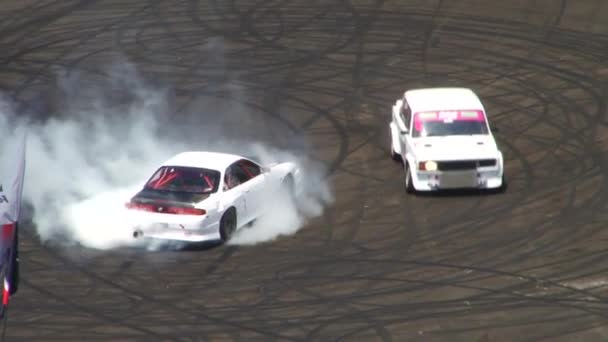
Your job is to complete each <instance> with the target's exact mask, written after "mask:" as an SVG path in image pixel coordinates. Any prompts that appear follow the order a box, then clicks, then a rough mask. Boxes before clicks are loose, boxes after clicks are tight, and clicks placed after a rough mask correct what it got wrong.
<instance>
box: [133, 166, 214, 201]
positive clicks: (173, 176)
mask: <svg viewBox="0 0 608 342" xmlns="http://www.w3.org/2000/svg"><path fill="white" fill-rule="evenodd" d="M219 180H220V173H219V172H218V171H216V170H209V169H203V168H195V167H184V166H162V167H160V168H159V169H158V170H156V172H155V173H154V175H152V177H151V178H150V180H148V182H147V183H146V185H145V189H152V190H161V191H175V192H190V193H199V194H205V193H212V192H215V191H217V188H218V185H219Z"/></svg>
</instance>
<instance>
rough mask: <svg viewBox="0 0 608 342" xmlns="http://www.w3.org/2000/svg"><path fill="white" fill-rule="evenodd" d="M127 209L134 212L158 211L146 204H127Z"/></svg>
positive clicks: (153, 206)
mask: <svg viewBox="0 0 608 342" xmlns="http://www.w3.org/2000/svg"><path fill="white" fill-rule="evenodd" d="M125 207H127V209H132V210H143V211H156V206H155V205H152V204H145V203H136V202H127V203H125Z"/></svg>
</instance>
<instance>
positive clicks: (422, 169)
mask: <svg viewBox="0 0 608 342" xmlns="http://www.w3.org/2000/svg"><path fill="white" fill-rule="evenodd" d="M418 170H421V171H425V170H426V166H425V165H424V162H420V163H418Z"/></svg>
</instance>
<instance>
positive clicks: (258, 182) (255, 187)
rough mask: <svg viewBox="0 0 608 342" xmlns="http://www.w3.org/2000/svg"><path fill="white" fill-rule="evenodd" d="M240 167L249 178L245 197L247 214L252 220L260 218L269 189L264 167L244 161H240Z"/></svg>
mask: <svg viewBox="0 0 608 342" xmlns="http://www.w3.org/2000/svg"><path fill="white" fill-rule="evenodd" d="M238 164H239V166H240V167H241V168H242V169H243V171H245V173H246V174H247V177H249V179H248V180H247V189H248V190H247V192H246V195H245V205H246V206H247V212H249V213H250V214H251V219H256V218H258V217H259V216H260V214H261V213H262V211H263V208H264V190H265V189H266V188H267V185H269V184H265V183H266V175H265V174H264V173H263V172H262V171H263V170H262V167H260V166H259V165H258V164H256V163H254V162H252V161H250V160H247V159H242V160H240V161H238Z"/></svg>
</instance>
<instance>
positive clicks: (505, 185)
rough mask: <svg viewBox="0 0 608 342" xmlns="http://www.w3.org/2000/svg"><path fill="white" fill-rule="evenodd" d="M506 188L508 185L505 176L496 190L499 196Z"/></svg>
mask: <svg viewBox="0 0 608 342" xmlns="http://www.w3.org/2000/svg"><path fill="white" fill-rule="evenodd" d="M507 186H508V184H507V180H506V178H505V175H502V184H500V186H499V187H498V189H496V190H497V192H498V193H499V194H504V193H505V192H506V191H507Z"/></svg>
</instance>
